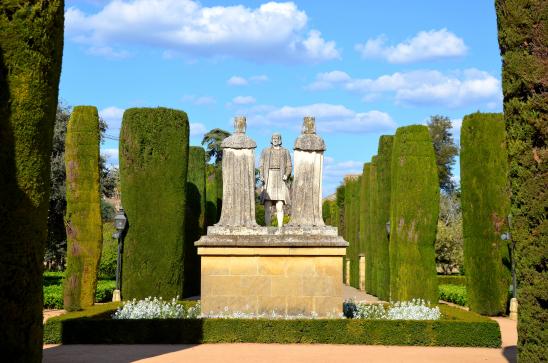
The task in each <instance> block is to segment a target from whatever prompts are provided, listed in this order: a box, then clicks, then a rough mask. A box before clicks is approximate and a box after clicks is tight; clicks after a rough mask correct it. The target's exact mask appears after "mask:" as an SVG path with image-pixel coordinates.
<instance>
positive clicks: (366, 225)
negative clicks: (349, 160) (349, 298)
mask: <svg viewBox="0 0 548 363" xmlns="http://www.w3.org/2000/svg"><path fill="white" fill-rule="evenodd" d="M370 203H371V163H365V164H363V173H362V179H361V185H360V244H361V250H362V252H363V253H364V255H365V290H366V291H367V293H368V294H374V292H373V290H374V287H373V279H372V277H373V246H372V243H371V204H370Z"/></svg>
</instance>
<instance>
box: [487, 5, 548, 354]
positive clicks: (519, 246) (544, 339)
mask: <svg viewBox="0 0 548 363" xmlns="http://www.w3.org/2000/svg"><path fill="white" fill-rule="evenodd" d="M495 7H496V11H497V23H498V37H499V46H500V51H501V55H502V93H503V95H504V119H505V123H506V133H507V136H506V137H507V142H508V159H509V175H510V188H511V191H512V194H511V204H512V206H511V208H512V216H513V220H512V238H513V239H514V241H515V244H516V250H515V257H516V258H515V260H516V272H517V280H518V289H517V294H518V301H519V319H518V358H519V360H520V361H521V362H541V361H544V360H545V359H546V357H547V356H548V335H547V334H546V326H547V325H548V303H547V301H548V272H547V263H546V256H548V220H547V219H546V211H547V210H548V195H547V193H546V190H547V189H548V187H547V186H548V162H547V158H548V150H547V147H546V136H547V134H548V96H547V94H546V91H547V90H548V75H547V72H548V65H547V63H546V60H547V59H548V56H547V53H548V51H547V46H548V32H547V24H548V3H547V2H546V1H544V0H496V1H495Z"/></svg>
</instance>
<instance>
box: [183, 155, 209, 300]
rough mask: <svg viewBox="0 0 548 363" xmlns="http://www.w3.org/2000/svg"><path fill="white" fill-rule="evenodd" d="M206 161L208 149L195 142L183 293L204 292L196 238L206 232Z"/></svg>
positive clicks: (190, 164)
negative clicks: (201, 290)
mask: <svg viewBox="0 0 548 363" xmlns="http://www.w3.org/2000/svg"><path fill="white" fill-rule="evenodd" d="M205 209H206V163H205V150H204V148H203V147H200V146H191V147H190V148H189V150H188V175H187V183H186V216H185V231H186V234H185V245H184V250H183V256H184V257H183V295H182V296H184V297H187V296H194V295H199V293H200V257H199V256H198V250H197V248H196V247H195V246H194V242H196V241H197V240H199V239H200V237H201V236H202V235H204V234H205V233H206V221H205V212H206V210H205Z"/></svg>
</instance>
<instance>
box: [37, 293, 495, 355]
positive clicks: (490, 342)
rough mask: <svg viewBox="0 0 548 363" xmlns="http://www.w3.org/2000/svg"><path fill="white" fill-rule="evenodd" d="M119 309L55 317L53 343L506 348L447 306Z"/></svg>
mask: <svg viewBox="0 0 548 363" xmlns="http://www.w3.org/2000/svg"><path fill="white" fill-rule="evenodd" d="M115 308H116V305H115V304H114V303H112V304H106V305H103V306H96V307H93V308H90V309H88V310H86V311H83V312H77V313H70V314H66V315H62V316H59V317H55V318H51V319H49V320H48V321H47V323H46V326H45V336H44V340H45V342H47V343H55V344H59V343H63V344H152V343H155V344H197V343H244V342H246V343H278V344H290V343H297V344H367V345H423V346H455V347H466V346H468V347H493V348H496V347H500V344H501V339H500V330H499V327H498V324H497V323H496V322H495V321H492V320H490V319H487V318H484V317H481V316H479V315H477V314H474V313H471V312H467V311H463V310H461V309H457V308H452V307H449V306H443V305H442V306H441V307H440V309H441V311H442V314H443V316H444V318H443V319H442V320H439V321H413V320H406V321H405V320H400V321H396V320H392V321H390V320H389V321H386V320H384V321H383V320H361V319H327V320H323V319H305V320H268V319H158V320H111V319H109V316H110V315H111V314H112V312H113V311H114V309H115Z"/></svg>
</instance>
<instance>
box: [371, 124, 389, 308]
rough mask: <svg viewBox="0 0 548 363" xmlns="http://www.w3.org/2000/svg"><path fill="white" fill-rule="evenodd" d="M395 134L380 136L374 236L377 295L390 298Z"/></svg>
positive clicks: (382, 298)
mask: <svg viewBox="0 0 548 363" xmlns="http://www.w3.org/2000/svg"><path fill="white" fill-rule="evenodd" d="M393 142H394V136H389V135H383V136H381V137H380V138H379V148H378V156H377V180H376V182H377V193H378V203H379V204H378V208H377V210H376V212H375V214H374V217H373V223H374V236H375V240H376V241H377V259H378V261H377V265H376V266H377V296H378V297H379V298H380V299H381V300H384V301H389V300H390V252H389V245H390V240H389V238H388V234H387V233H386V222H388V221H389V220H390V192H391V186H390V185H391V175H392V174H391V163H392V144H393Z"/></svg>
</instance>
